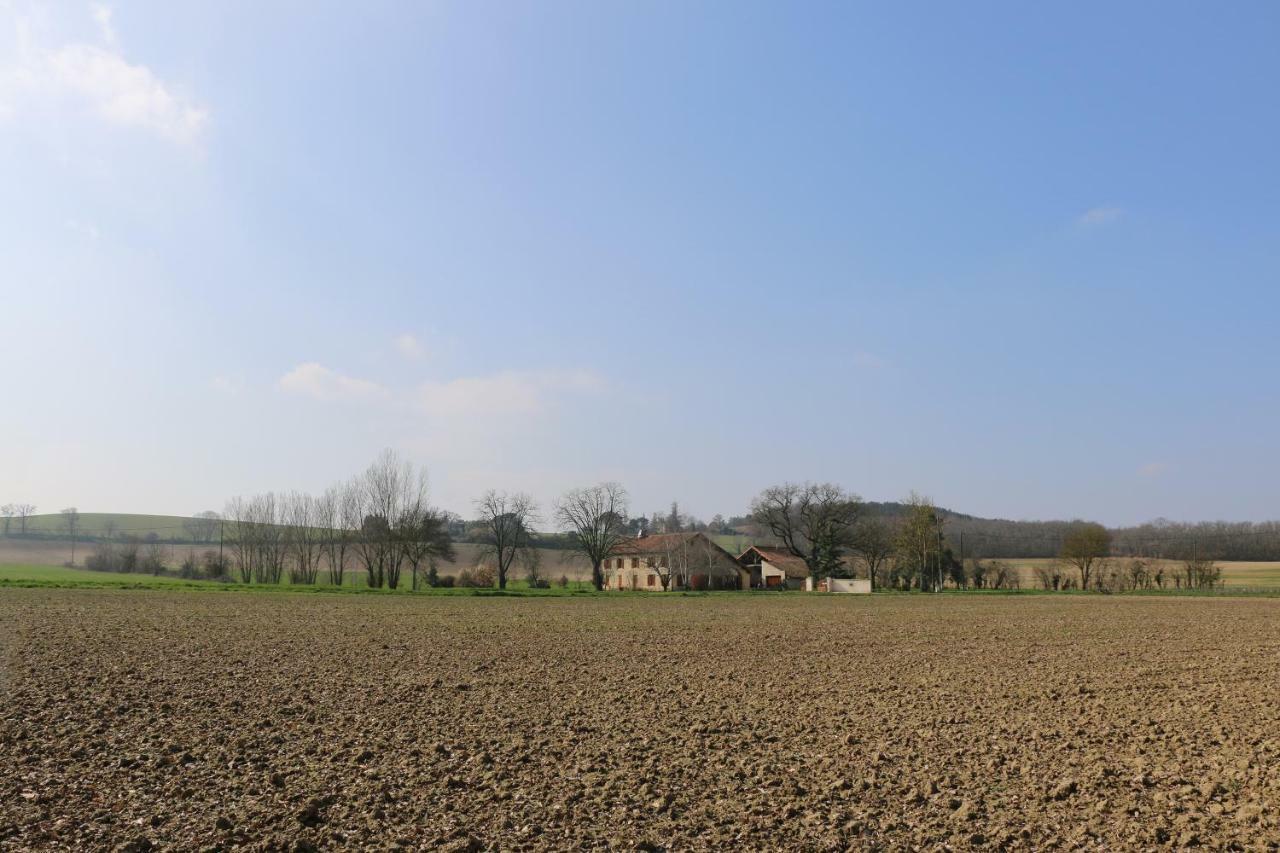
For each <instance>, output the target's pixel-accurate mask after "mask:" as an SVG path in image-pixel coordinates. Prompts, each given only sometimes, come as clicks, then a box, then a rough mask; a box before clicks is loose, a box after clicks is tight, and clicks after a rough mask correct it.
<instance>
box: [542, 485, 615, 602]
mask: <svg viewBox="0 0 1280 853" xmlns="http://www.w3.org/2000/svg"><path fill="white" fill-rule="evenodd" d="M555 516H556V521H557V523H558V524H559V526H560V528H561V529H562V530H564V531H565V532H567V533H568V534H569V538H570V540H571V541H572V543H573V548H574V550H575V551H577V552H578V553H579V554H581V555H582V556H583V557H585V558H586V559H587V561H588V562H589V563H591V582H592V584H594V585H595V588H596V590H601V589H603V588H604V573H603V572H602V571H601V568H600V567H601V566H602V565H603V564H604V561H605V560H606V559H607V558H609V557H610V556H612V555H613V553H614V551H616V550H617V548H618V546H619V545H621V544H622V542H623V540H624V539H626V537H627V491H626V489H624V488H622V486H620V485H619V484H617V483H601V484H599V485H596V486H589V487H587V488H584V489H572V490H571V491H568V492H566V493H565V494H564V495H563V496H562V497H561V498H560V501H559V503H557V504H556V512H555Z"/></svg>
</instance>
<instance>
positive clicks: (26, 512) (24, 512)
mask: <svg viewBox="0 0 1280 853" xmlns="http://www.w3.org/2000/svg"><path fill="white" fill-rule="evenodd" d="M13 511H14V514H16V515H17V516H18V532H19V533H24V534H25V533H26V532H27V522H28V521H30V520H31V516H33V515H35V514H36V505H35V504H24V503H19V504H14V505H13Z"/></svg>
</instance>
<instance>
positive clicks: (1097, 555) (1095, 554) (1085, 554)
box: [1062, 522, 1111, 589]
mask: <svg viewBox="0 0 1280 853" xmlns="http://www.w3.org/2000/svg"><path fill="white" fill-rule="evenodd" d="M1110 554H1111V534H1110V533H1109V532H1108V531H1107V528H1105V527H1103V526H1102V525H1101V524H1095V523H1093V522H1081V523H1079V524H1076V525H1075V526H1074V527H1073V528H1072V529H1071V531H1070V532H1069V533H1067V535H1066V536H1064V537H1063V539H1062V559H1063V560H1065V561H1066V562H1068V563H1070V564H1071V565H1073V566H1075V567H1076V570H1077V571H1079V572H1080V588H1081V589H1089V588H1090V582H1091V581H1092V580H1093V572H1094V569H1095V568H1097V567H1098V565H1099V563H1100V562H1102V561H1104V560H1106V558H1107V557H1108V556H1109V555H1110Z"/></svg>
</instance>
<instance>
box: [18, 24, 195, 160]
mask: <svg viewBox="0 0 1280 853" xmlns="http://www.w3.org/2000/svg"><path fill="white" fill-rule="evenodd" d="M90 14H91V16H92V17H93V19H94V21H95V23H96V24H97V29H98V40H97V42H96V43H91V42H86V41H63V42H61V43H54V44H45V43H42V42H41V41H40V40H39V39H38V38H37V36H36V34H35V31H34V29H33V27H32V26H31V25H30V22H29V21H28V20H27V19H26V18H25V17H23V16H20V15H15V16H14V18H15V22H14V51H13V56H14V59H13V61H12V62H11V63H9V64H7V65H4V66H0V118H3V117H9V118H19V117H22V116H24V114H26V113H31V114H36V113H37V112H38V113H41V114H47V113H48V112H49V111H50V110H51V109H53V110H61V109H64V108H66V109H70V110H72V111H75V112H87V113H89V114H90V115H93V116H96V117H97V118H99V119H101V120H104V121H106V122H109V123H112V124H116V125H119V126H123V127H129V128H135V129H140V130H144V131H148V132H151V133H155V134H157V135H159V136H161V137H164V138H166V139H169V140H170V141H172V142H176V143H179V144H184V145H185V144H194V143H197V142H199V140H200V138H201V136H202V134H203V132H204V130H205V128H206V126H207V125H208V122H209V112H208V110H207V109H206V108H205V107H203V106H200V105H198V104H196V103H195V102H194V101H192V100H191V99H189V98H187V97H184V96H183V95H181V94H179V93H178V92H177V91H175V90H174V88H173V87H172V86H171V85H170V84H168V83H166V82H165V81H163V80H161V79H160V77H159V76H158V75H157V74H156V73H155V72H154V71H152V70H151V69H150V68H149V67H147V66H146V65H143V64H140V63H137V62H130V61H129V60H128V59H126V58H125V56H124V53H123V51H122V48H121V45H120V38H119V36H118V34H117V33H116V29H115V25H114V23H113V20H112V14H111V9H110V7H107V6H103V5H95V6H93V7H91V9H90ZM54 41H55V42H56V41H57V40H56V39H55V40H54Z"/></svg>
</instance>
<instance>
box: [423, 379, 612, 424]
mask: <svg viewBox="0 0 1280 853" xmlns="http://www.w3.org/2000/svg"><path fill="white" fill-rule="evenodd" d="M603 388H604V380H603V379H602V378H601V377H600V376H599V375H598V374H596V373H594V372H592V371H590V370H543V371H517V370H512V371H503V372H501V373H495V374H493V375H491V376H472V377H463V378H459V379H453V380H450V381H448V382H428V383H424V384H423V385H420V386H419V387H418V389H417V391H416V392H415V394H414V401H415V403H416V405H417V407H418V409H419V410H421V411H422V412H424V413H426V414H429V415H435V416H441V417H460V416H500V415H532V414H538V413H540V412H543V411H545V410H546V408H547V406H548V405H549V402H550V401H551V399H552V398H554V397H555V396H556V395H559V394H565V393H571V394H572V393H578V394H581V393H594V392H598V391H600V390H602V389H603Z"/></svg>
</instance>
